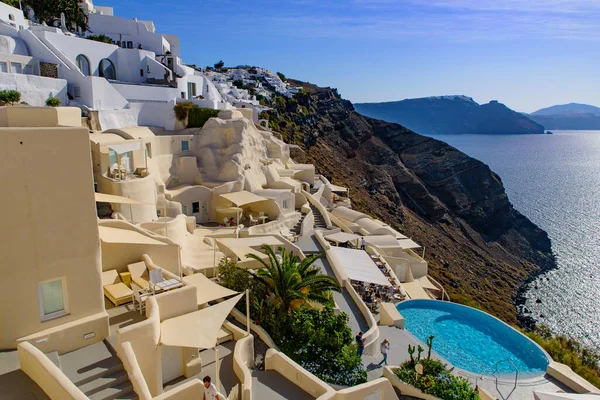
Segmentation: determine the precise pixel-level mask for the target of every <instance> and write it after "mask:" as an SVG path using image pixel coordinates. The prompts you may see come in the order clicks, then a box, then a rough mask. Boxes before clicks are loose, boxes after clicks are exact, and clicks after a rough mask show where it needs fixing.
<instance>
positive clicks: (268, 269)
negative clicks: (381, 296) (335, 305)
mask: <svg viewBox="0 0 600 400" xmlns="http://www.w3.org/2000/svg"><path fill="white" fill-rule="evenodd" d="M261 249H262V250H264V252H265V253H266V254H267V256H268V258H269V259H268V262H267V261H266V260H263V259H262V258H260V257H258V256H257V255H255V254H248V255H247V257H250V258H253V259H255V260H257V261H258V262H260V263H261V264H262V265H263V266H264V268H262V269H260V270H258V271H257V272H253V273H252V275H253V276H254V278H255V279H256V280H257V281H258V282H260V283H262V285H263V286H264V287H265V290H266V291H267V295H268V296H269V300H270V301H269V302H270V303H271V304H273V305H274V306H275V307H276V308H280V309H281V310H283V311H286V312H287V311H289V310H292V309H297V308H299V307H301V306H303V305H305V304H307V303H308V302H313V303H318V304H323V305H329V304H331V303H332V297H331V291H336V292H339V291H341V289H340V286H339V285H338V283H337V282H336V281H335V280H333V279H332V278H331V277H329V276H327V275H323V274H321V273H320V270H319V268H317V267H315V266H314V265H313V263H314V262H315V261H316V260H318V259H319V258H321V257H323V255H322V254H312V255H309V256H308V257H306V258H305V259H304V260H302V261H299V259H298V257H297V256H295V255H293V254H292V253H289V252H287V251H286V250H285V249H284V248H282V247H281V248H279V249H278V250H279V252H280V254H276V253H275V251H274V250H273V248H271V246H268V245H263V246H261Z"/></svg>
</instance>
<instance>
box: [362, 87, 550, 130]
mask: <svg viewBox="0 0 600 400" xmlns="http://www.w3.org/2000/svg"><path fill="white" fill-rule="evenodd" d="M354 107H355V108H356V111H358V112H359V113H360V114H363V115H365V116H368V117H371V118H377V119H381V120H384V121H387V122H394V123H398V124H401V125H403V126H405V127H407V128H409V129H411V130H413V131H415V132H418V133H421V134H423V135H444V134H484V135H501V134H543V133H544V126H542V125H541V124H539V123H538V122H534V121H532V120H531V119H530V118H529V117H528V116H527V115H523V114H521V113H518V112H516V111H513V110H511V109H510V108H508V107H506V106H505V105H504V104H502V103H499V102H497V101H491V102H489V103H487V104H478V103H477V102H475V101H474V100H473V99H472V98H470V97H467V96H460V95H456V96H437V97H424V98H419V99H406V100H402V101H391V102H385V103H356V104H354Z"/></svg>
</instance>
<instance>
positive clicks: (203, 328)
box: [160, 293, 244, 349]
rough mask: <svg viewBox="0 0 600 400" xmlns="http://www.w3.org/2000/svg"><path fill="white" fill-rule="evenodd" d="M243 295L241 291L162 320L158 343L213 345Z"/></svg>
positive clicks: (182, 345)
mask: <svg viewBox="0 0 600 400" xmlns="http://www.w3.org/2000/svg"><path fill="white" fill-rule="evenodd" d="M243 295H244V294H243V293H242V294H239V295H237V296H235V297H232V298H231V299H229V300H226V301H224V302H222V303H219V304H217V305H214V306H211V307H207V308H203V309H202V310H198V311H194V312H191V313H189V314H184V315H180V316H179V317H175V318H170V319H167V320H165V321H163V323H162V324H160V343H161V344H163V345H165V346H177V347H190V348H195V349H210V348H212V347H215V346H216V345H217V341H218V338H219V332H220V331H221V326H222V325H223V322H225V319H227V316H228V315H229V313H230V312H231V310H232V309H233V307H235V305H236V303H237V302H238V301H239V300H240V299H241V298H242V296H243Z"/></svg>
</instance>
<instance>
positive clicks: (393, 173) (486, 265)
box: [269, 81, 554, 323]
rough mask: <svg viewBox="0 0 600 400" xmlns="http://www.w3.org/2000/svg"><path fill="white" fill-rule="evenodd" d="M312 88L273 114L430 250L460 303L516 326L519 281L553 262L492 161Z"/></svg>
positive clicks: (311, 158) (367, 201) (435, 268)
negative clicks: (509, 195) (377, 117)
mask: <svg viewBox="0 0 600 400" xmlns="http://www.w3.org/2000/svg"><path fill="white" fill-rule="evenodd" d="M293 84H294V85H302V86H303V87H304V89H305V91H306V93H303V94H300V95H297V96H296V97H295V98H294V99H291V100H287V101H286V103H285V104H280V105H279V106H277V107H276V111H273V112H272V113H271V114H270V115H269V118H270V120H271V122H275V123H276V125H277V129H278V130H279V131H280V132H281V133H282V135H283V137H284V138H285V139H286V140H288V141H291V142H294V143H296V144H298V145H299V146H300V147H302V149H303V150H304V151H305V152H306V160H307V161H308V162H313V163H315V166H316V167H317V171H318V172H320V173H322V174H323V175H325V176H327V177H328V178H329V179H332V180H333V183H336V184H340V185H344V186H347V187H349V189H350V196H351V198H352V202H353V204H354V207H355V208H357V209H359V210H360V211H363V212H366V213H369V214H371V215H375V216H377V217H378V218H380V219H382V220H383V221H386V222H387V223H389V224H390V225H391V226H392V227H393V228H395V229H397V230H399V231H401V232H403V233H404V234H406V235H408V236H410V237H412V238H414V239H415V240H416V241H417V242H418V243H420V244H421V245H422V246H424V248H425V258H426V260H427V261H428V262H429V265H430V271H431V274H432V275H433V276H434V277H435V278H436V279H438V280H439V281H440V282H441V283H442V284H443V285H444V286H445V287H446V290H448V292H449V293H450V294H451V296H452V298H453V300H455V301H459V302H464V303H467V304H477V305H478V306H480V307H481V308H483V309H484V310H486V311H490V312H492V313H493V314H495V315H497V316H499V317H501V318H502V319H504V320H506V321H508V322H511V323H516V322H517V318H516V315H517V313H516V310H515V307H514V305H513V301H514V299H515V297H516V294H517V290H518V288H519V287H520V285H521V284H522V283H523V282H525V281H526V280H527V279H528V278H529V277H530V276H532V275H533V274H535V273H537V272H539V271H540V270H542V269H546V268H551V267H553V266H554V258H553V256H552V254H551V248H550V241H549V239H548V236H547V234H546V233H545V232H544V231H542V230H540V229H539V228H538V227H537V226H535V225H534V224H533V223H532V222H531V221H529V220H528V219H527V218H525V217H524V216H523V215H521V214H520V213H519V212H518V211H516V210H515V209H514V208H513V207H512V205H511V204H510V202H509V199H508V198H507V195H506V193H505V191H504V187H503V186H502V181H501V180H500V178H499V177H498V176H497V175H496V174H494V173H493V172H492V171H491V170H490V169H489V167H488V166H487V165H485V164H483V163H481V162H480V161H477V160H475V159H473V158H471V157H469V156H467V155H465V154H463V153H461V152H460V151H458V150H456V149H455V148H453V147H451V146H449V145H447V144H445V143H443V142H441V141H438V140H435V139H431V138H428V137H424V136H421V135H418V134H416V133H414V132H412V131H410V130H408V129H407V128H404V127H402V126H400V125H397V124H393V123H388V122H384V121H379V120H375V119H371V118H367V117H364V116H362V115H360V114H358V113H356V112H355V110H354V107H353V106H352V104H351V103H350V102H349V101H346V100H343V99H341V98H340V96H339V95H338V94H337V91H336V90H335V89H330V88H319V87H316V86H314V85H311V84H306V83H302V82H298V81H294V82H293Z"/></svg>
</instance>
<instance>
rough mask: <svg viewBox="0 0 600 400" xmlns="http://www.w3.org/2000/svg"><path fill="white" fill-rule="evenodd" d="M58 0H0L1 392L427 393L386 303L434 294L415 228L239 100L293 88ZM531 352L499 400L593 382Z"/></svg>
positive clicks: (443, 297)
mask: <svg viewBox="0 0 600 400" xmlns="http://www.w3.org/2000/svg"><path fill="white" fill-rule="evenodd" d="M79 7H80V9H81V12H82V13H83V14H84V15H85V17H86V20H87V25H88V26H87V28H88V30H87V31H84V30H82V29H80V27H77V26H75V25H73V24H72V23H71V22H69V21H65V18H64V17H63V18H62V20H61V19H60V18H59V20H58V21H54V22H53V23H50V24H48V23H46V22H44V21H39V20H37V19H36V18H35V15H34V13H32V12H31V11H27V12H26V14H25V13H24V12H23V11H22V10H20V9H18V8H15V7H11V6H9V5H7V4H5V3H0V91H4V92H3V93H5V94H6V93H9V92H10V93H12V94H13V97H12V99H13V100H7V101H5V103H6V104H4V105H6V106H5V107H0V121H1V125H0V154H1V157H2V159H3V162H4V164H5V165H6V166H7V168H5V169H3V171H2V173H1V175H2V182H4V184H5V187H6V188H9V190H7V191H6V193H5V195H4V196H2V200H0V204H2V206H3V208H4V209H5V210H7V211H8V212H7V213H6V214H7V215H6V216H5V223H4V224H3V225H2V230H1V231H2V238H3V240H2V242H1V243H2V244H1V245H0V246H1V250H0V260H1V261H0V268H1V270H2V272H3V276H4V277H5V280H4V283H5V285H4V290H3V291H1V292H0V293H1V294H0V327H1V329H0V350H1V351H0V387H1V391H2V393H3V396H7V397H6V398H8V399H23V398H37V399H47V398H51V399H88V398H89V399H137V398H140V399H198V398H202V396H204V395H205V394H210V393H211V390H213V388H214V390H218V391H219V392H220V393H222V395H223V398H228V399H243V400H249V399H253V398H254V399H279V398H288V399H304V398H307V399H315V398H318V399H340V400H342V399H385V400H388V399H390V400H391V399H397V398H398V396H399V395H400V396H411V397H418V398H437V397H432V396H433V395H432V394H427V393H424V392H422V391H421V390H420V389H419V388H418V387H417V386H418V383H417V382H418V378H417V382H412V383H411V382H406V380H407V378H406V377H404V378H402V377H403V376H404V375H402V373H403V371H404V372H405V370H410V371H411V374H410V376H411V377H412V375H413V374H412V371H413V370H415V361H414V360H413V354H412V352H411V350H410V349H411V348H412V349H413V350H414V348H416V346H418V347H419V348H420V350H419V360H420V358H421V352H422V351H423V348H421V346H426V344H425V342H424V341H423V340H421V339H420V338H417V337H416V336H413V335H412V334H410V333H409V332H407V330H406V329H405V318H404V317H403V316H402V315H401V313H400V312H399V311H398V308H397V307H398V305H399V304H402V303H405V304H408V303H409V302H410V301H413V300H414V301H416V300H419V301H427V302H435V303H436V304H438V303H443V304H450V303H449V302H448V300H449V299H448V295H447V293H446V291H445V289H444V287H443V286H442V285H440V284H439V283H438V282H437V281H436V280H435V279H434V278H433V277H431V276H430V274H429V273H428V263H427V260H425V259H424V256H423V254H424V253H423V252H422V248H421V246H420V245H419V243H416V242H415V241H414V240H412V239H411V238H410V237H407V236H406V235H404V234H403V233H402V232H399V231H398V230H396V229H394V228H393V227H391V226H389V225H388V224H387V223H386V222H385V221H380V220H378V219H375V218H373V217H372V216H369V215H367V214H364V213H362V212H358V211H356V210H354V209H353V208H352V202H351V193H349V190H348V188H346V187H342V186H338V185H335V184H333V183H332V182H330V180H328V179H327V178H326V177H325V176H323V175H322V174H320V173H319V171H317V170H315V167H314V165H312V164H305V163H300V162H297V160H294V158H293V157H292V154H294V152H295V150H296V148H295V146H294V145H291V144H288V143H285V142H284V141H283V140H282V139H281V135H279V134H278V133H277V132H276V131H274V130H273V129H274V127H272V126H269V123H268V121H266V120H263V119H260V116H261V113H263V112H264V111H269V110H270V109H271V104H272V103H273V101H274V99H275V98H276V97H277V96H284V97H286V98H293V97H294V96H296V95H297V94H298V93H300V92H302V91H303V89H301V88H300V87H296V86H293V85H291V84H290V83H289V82H287V81H286V80H285V77H284V76H283V75H281V74H279V73H273V72H270V71H268V70H266V69H264V68H260V67H254V66H238V67H236V68H225V67H224V65H222V63H218V64H221V65H215V66H214V67H210V68H207V69H199V68H197V67H195V66H189V65H186V64H185V63H184V61H183V58H182V57H183V55H182V54H181V47H180V42H179V39H178V38H177V37H176V36H175V35H171V34H162V33H158V32H157V30H156V27H155V26H154V23H153V22H152V21H141V20H137V19H126V18H122V17H119V16H115V15H114V11H113V9H112V8H110V7H102V6H98V5H95V4H93V2H92V1H91V0H82V1H80V2H79ZM91 32H93V35H92V34H91ZM101 35H103V36H104V37H105V38H109V39H108V40H105V41H98V40H95V39H97V38H98V37H99V36H101ZM92 36H93V37H94V40H92V39H90V37H92ZM108 41H110V42H111V43H108ZM11 91H12V92H11ZM15 93H17V95H18V99H16V98H15V97H14V94H15ZM50 99H55V100H50ZM19 103H25V104H19ZM59 104H60V106H58V105H59ZM49 105H53V106H49ZM198 121H200V122H198ZM197 122H198V123H197ZM319 255H322V257H319ZM284 278H285V279H284ZM290 282H291V283H290ZM286 284H287V285H289V286H285V290H282V289H281V285H286ZM413 304H414V303H413ZM490 318H491V317H490ZM299 321H304V323H305V325H301V324H300V322H299ZM498 322H499V321H498ZM308 325H310V326H312V327H313V328H314V329H313V330H314V332H318V333H319V335H320V336H319V338H321V339H319V340H323V338H334V339H331V343H329V342H328V343H321V342H319V340H317V339H315V337H316V336H317V334H316V333H314V336H313V337H311V336H310V335H309V333H310V332H307V331H310V330H307V329H304V327H305V326H308ZM503 329H504V328H503ZM506 329H509V330H510V332H511V333H510V335H520V334H518V333H517V332H516V331H514V330H512V328H509V327H508V325H506ZM359 332H362V334H361V335H362V336H361V335H358V334H359ZM355 336H356V337H357V339H356V340H355ZM521 336H522V335H521ZM358 337H361V339H358ZM385 338H387V339H389V340H390V341H391V342H392V347H391V351H390V359H389V365H387V364H388V363H387V355H386V358H385V360H386V365H383V361H381V356H382V355H381V354H380V349H381V347H380V346H381V343H382V340H383V339H385ZM519 340H526V339H525V338H524V337H522V338H521V337H520V339H519ZM532 345H533V344H532ZM428 346H429V352H428V353H429V354H428V355H427V362H426V363H425V364H428V365H433V364H435V365H438V364H439V365H440V366H441V367H440V368H441V370H440V371H438V373H437V375H436V376H438V375H439V374H444V376H447V382H449V383H448V385H450V386H448V387H446V389H445V390H449V389H448V388H450V389H452V388H453V387H454V386H452V385H456V387H459V386H460V387H463V386H465V387H467V389H465V393H468V397H464V398H482V399H492V398H498V396H499V395H498V394H497V393H498V392H497V391H496V390H497V387H498V382H497V381H495V380H494V379H493V378H492V377H489V376H488V377H486V379H483V378H482V379H479V378H478V377H477V376H476V375H475V374H473V373H470V372H469V371H466V370H462V369H460V368H457V369H456V370H454V367H453V366H451V365H448V366H447V368H446V367H444V366H443V365H444V364H446V361H447V360H443V357H441V356H439V355H437V354H436V353H435V351H434V352H433V355H432V352H431V343H429V345H428ZM535 346H537V345H535ZM434 350H435V347H434ZM534 351H535V352H538V353H539V355H540V357H541V360H542V361H541V362H542V364H543V367H544V369H546V367H547V370H545V371H543V374H542V375H540V376H536V377H535V378H532V379H530V380H523V381H522V382H523V384H520V385H518V387H517V389H516V391H515V393H516V394H517V395H518V396H519V397H518V398H528V399H530V398H533V396H534V395H533V391H534V390H536V391H540V392H557V391H558V390H566V391H570V392H575V393H588V392H594V391H596V390H597V389H596V388H594V387H593V386H592V385H591V384H589V383H588V382H587V381H585V380H584V379H583V378H581V377H579V376H578V375H577V374H575V373H574V372H573V371H571V370H570V369H569V368H568V367H566V366H565V365H562V364H559V363H557V362H555V361H553V360H552V359H551V358H550V357H549V356H547V355H546V354H545V353H544V352H543V350H541V348H540V349H538V348H537V347H535V350H534ZM386 354H387V353H386ZM536 354H537V353H536ZM317 356H318V357H317ZM430 357H431V359H430ZM439 359H442V361H443V364H442V362H440V361H439ZM380 361H381V362H380ZM423 361H424V356H423ZM494 361H496V360H494ZM417 363H418V361H417ZM436 363H437V364H436ZM401 365H402V366H401ZM419 365H422V364H419ZM403 368H404V370H403ZM421 369H422V368H421ZM453 371H454V372H453ZM421 375H422V378H423V379H425V378H426V377H427V373H422V374H421ZM205 376H209V377H211V378H212V385H214V386H212V385H211V384H210V383H211V382H210V381H209V382H207V381H206V380H205V379H204V377H205ZM440 376H441V375H440ZM403 379H404V380H403ZM411 379H412V378H411ZM512 384H513V382H512V381H510V380H506V381H503V382H502V383H501V384H500V385H501V386H504V387H510V385H512ZM440 390H441V389H440ZM450 391H451V390H450ZM436 394H437V392H436ZM3 398H5V397H3ZM206 398H208V396H207V397H206Z"/></svg>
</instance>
